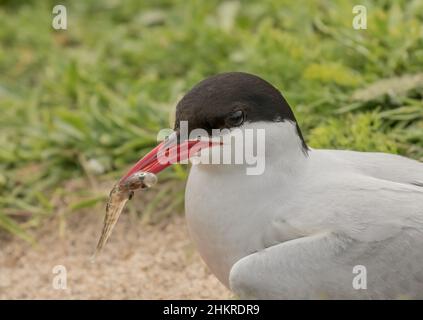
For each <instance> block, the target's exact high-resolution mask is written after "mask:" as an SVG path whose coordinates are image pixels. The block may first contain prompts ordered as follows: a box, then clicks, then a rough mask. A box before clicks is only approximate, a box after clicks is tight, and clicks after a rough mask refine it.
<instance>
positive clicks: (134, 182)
mask: <svg viewBox="0 0 423 320" xmlns="http://www.w3.org/2000/svg"><path fill="white" fill-rule="evenodd" d="M156 183H157V177H156V175H155V174H153V173H150V172H136V173H134V174H133V175H131V176H129V177H128V178H126V179H125V180H124V181H120V182H118V183H117V184H115V186H114V187H113V189H112V190H111V191H110V194H109V200H108V201H107V205H106V216H105V217H104V224H103V231H102V232H101V236H100V239H99V241H98V244H97V248H96V250H95V252H94V255H93V257H92V259H93V260H94V259H95V257H96V256H97V254H98V253H99V252H100V251H101V249H102V248H103V247H104V245H105V244H106V242H107V239H108V238H109V237H110V235H111V233H112V230H113V227H114V226H115V224H116V222H117V221H118V219H119V216H120V214H121V213H122V210H123V208H124V207H125V204H126V202H127V201H128V200H131V198H132V196H133V195H134V191H135V190H137V189H147V188H151V187H152V186H154V185H155V184H156Z"/></svg>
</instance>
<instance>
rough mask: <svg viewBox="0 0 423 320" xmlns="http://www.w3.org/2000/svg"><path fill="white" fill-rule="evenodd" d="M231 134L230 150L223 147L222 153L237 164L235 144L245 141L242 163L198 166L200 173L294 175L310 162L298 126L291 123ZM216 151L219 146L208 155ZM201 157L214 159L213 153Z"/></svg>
mask: <svg viewBox="0 0 423 320" xmlns="http://www.w3.org/2000/svg"><path fill="white" fill-rule="evenodd" d="M230 135H231V136H232V142H233V143H232V146H231V148H226V149H225V147H223V148H221V149H220V153H221V154H225V153H228V152H229V153H231V160H232V161H235V158H236V155H234V147H233V144H235V145H236V144H237V143H239V142H240V141H242V143H243V148H241V150H243V160H242V161H241V163H235V164H234V163H232V164H230V165H228V164H227V163H214V164H204V163H202V164H199V169H200V170H206V171H210V172H215V173H225V174H230V175H241V174H244V175H247V176H249V175H252V176H254V175H255V176H260V175H274V174H278V175H282V176H295V175H298V174H301V172H302V171H304V169H305V166H306V164H307V162H308V159H309V158H308V149H305V144H304V142H303V140H302V137H301V136H300V134H299V132H298V129H297V125H296V123H294V122H291V121H282V122H266V121H260V122H253V123H246V124H244V125H243V126H242V127H240V128H236V129H233V130H232V131H231V134H230ZM237 141H238V142H237ZM216 148H220V147H215V149H212V150H211V151H210V150H208V151H207V153H208V152H210V153H214V152H215V151H216ZM229 150H230V151H229ZM202 158H203V159H205V158H209V159H211V157H210V154H207V155H205V154H202ZM221 158H222V159H223V157H221Z"/></svg>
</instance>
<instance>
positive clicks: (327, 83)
mask: <svg viewBox="0 0 423 320" xmlns="http://www.w3.org/2000/svg"><path fill="white" fill-rule="evenodd" d="M61 3H62V4H65V5H66V6H67V9H68V30H66V31H63V30H61V31H55V30H53V29H52V27H51V20H52V13H51V11H52V7H53V5H54V4H56V2H55V1H35V0H34V1H4V0H3V1H1V0H0V111H1V115H0V229H5V230H7V231H8V232H11V233H13V234H15V235H17V236H21V237H24V238H25V239H27V240H28V235H27V234H26V233H25V230H26V229H27V228H30V227H34V226H37V225H39V224H40V223H41V222H42V221H43V219H44V218H45V217H49V216H51V215H54V214H57V212H58V210H59V209H58V208H60V211H63V210H64V211H65V212H75V211H78V210H81V209H83V208H86V207H90V206H94V205H95V204H97V203H99V202H101V201H103V199H104V195H103V196H102V195H99V194H98V193H96V192H95V191H93V190H92V188H89V187H78V188H76V189H72V188H69V187H68V186H67V184H66V181H73V180H74V179H81V178H82V179H86V180H87V181H89V182H91V183H92V182H93V180H94V181H104V180H113V179H116V178H117V177H118V176H119V175H120V174H121V173H122V172H123V171H124V170H125V168H127V167H128V166H129V165H130V164H131V163H132V162H133V161H135V160H136V159H137V158H138V157H139V156H140V155H142V154H143V153H145V152H146V151H147V150H148V149H149V148H150V147H151V146H153V145H154V144H155V142H156V133H157V131H158V130H159V129H161V128H165V127H171V119H172V113H173V109H174V106H175V104H176V102H177V100H178V99H179V98H180V97H181V96H182V95H183V93H184V92H186V91H187V90H188V89H189V88H190V87H191V86H192V85H193V84H195V83H196V82H198V81H200V80H201V79H203V78H204V77H206V76H209V75H212V74H215V73H218V72H224V71H234V70H237V71H246V72H251V73H254V74H257V75H260V76H261V77H263V78H265V79H267V80H268V81H270V82H272V83H273V84H274V85H276V86H277V87H278V88H279V89H281V90H282V91H283V93H284V95H285V97H286V98H287V100H288V101H289V102H290V104H291V106H292V107H293V108H294V111H295V113H296V115H297V118H298V120H299V122H300V125H301V127H302V129H303V131H304V134H305V137H306V140H307V141H308V142H309V144H310V145H311V146H312V147H317V148H320V147H322V148H345V149H356V150H363V151H384V152H392V153H399V154H404V155H406V156H409V157H412V158H415V159H420V160H422V159H423V102H422V97H423V81H421V79H422V76H421V74H419V72H422V66H423V28H422V25H423V2H422V1H419V0H414V1H411V0H403V1H361V4H364V5H366V6H367V9H368V23H367V25H368V29H367V30H354V29H353V28H352V27H351V22H352V18H353V15H352V7H353V5H354V4H355V3H354V2H353V1H342V0H339V1H313V2H311V1H310V2H307V4H305V3H301V2H297V1H276V0H272V1H243V2H242V5H241V4H240V2H237V1H194V0H192V1H136V0H132V1H122V2H121V1H114V0H105V1H82V0H81V1H62V2H61ZM416 74H417V75H416ZM389 79H391V80H389ZM167 174H168V176H167V178H169V179H184V177H185V176H186V175H185V173H184V172H183V170H182V171H181V168H180V167H178V170H176V171H175V169H173V171H172V170H169V171H168V173H167ZM85 185H87V184H85ZM169 192H170V191H169ZM70 193H71V194H72V195H74V197H72V199H74V200H72V201H70V202H69V201H62V200H63V197H65V196H67V195H69V194H70ZM177 201H178V203H179V202H180V197H179V198H178V200H177ZM63 207H64V209H63ZM170 207H171V208H175V207H176V206H175V205H174V204H171V205H170ZM151 211H152V209H151V207H149V209H148V212H149V215H150V214H151Z"/></svg>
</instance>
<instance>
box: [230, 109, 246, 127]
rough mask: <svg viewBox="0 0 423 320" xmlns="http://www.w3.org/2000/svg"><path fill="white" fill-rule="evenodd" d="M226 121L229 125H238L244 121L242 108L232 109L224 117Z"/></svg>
mask: <svg viewBox="0 0 423 320" xmlns="http://www.w3.org/2000/svg"><path fill="white" fill-rule="evenodd" d="M226 123H227V124H228V125H229V126H230V127H238V126H240V125H241V124H243V123H244V112H243V111H242V110H238V111H234V112H232V113H231V114H229V116H228V117H227V118H226Z"/></svg>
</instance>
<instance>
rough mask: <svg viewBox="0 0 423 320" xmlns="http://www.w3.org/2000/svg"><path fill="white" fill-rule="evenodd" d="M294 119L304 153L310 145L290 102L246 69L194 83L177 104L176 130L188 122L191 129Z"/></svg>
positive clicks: (220, 127) (209, 130)
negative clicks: (182, 122)
mask: <svg viewBox="0 0 423 320" xmlns="http://www.w3.org/2000/svg"><path fill="white" fill-rule="evenodd" d="M286 120H289V121H292V122H294V123H295V124H296V127H297V133H298V136H299V137H300V139H301V141H302V145H303V149H304V152H307V150H308V148H307V145H306V143H305V141H304V138H303V136H302V134H301V131H300V128H299V126H298V124H297V120H296V119H295V116H294V113H293V112H292V110H291V108H290V106H289V104H288V103H287V102H286V100H285V99H284V97H283V96H282V94H281V93H280V92H279V90H278V89H276V88H275V87H274V86H272V85H271V84H270V83H269V82H267V81H265V80H263V79H261V78H260V77H257V76H255V75H252V74H248V73H244V72H228V73H221V74H217V75H214V76H211V77H209V78H207V79H205V80H203V81H201V82H200V83H198V84H197V85H195V86H194V87H193V88H192V89H191V90H190V91H189V92H188V93H187V94H186V95H185V96H184V97H183V98H182V99H181V101H179V103H178V104H177V106H176V119H175V129H178V128H179V123H180V122H181V121H187V122H188V128H189V131H191V130H193V129H198V128H201V129H204V130H206V131H207V132H209V133H211V130H212V129H223V128H228V129H230V128H233V127H236V126H239V125H241V124H242V123H243V122H256V121H269V122H280V121H286Z"/></svg>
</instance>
